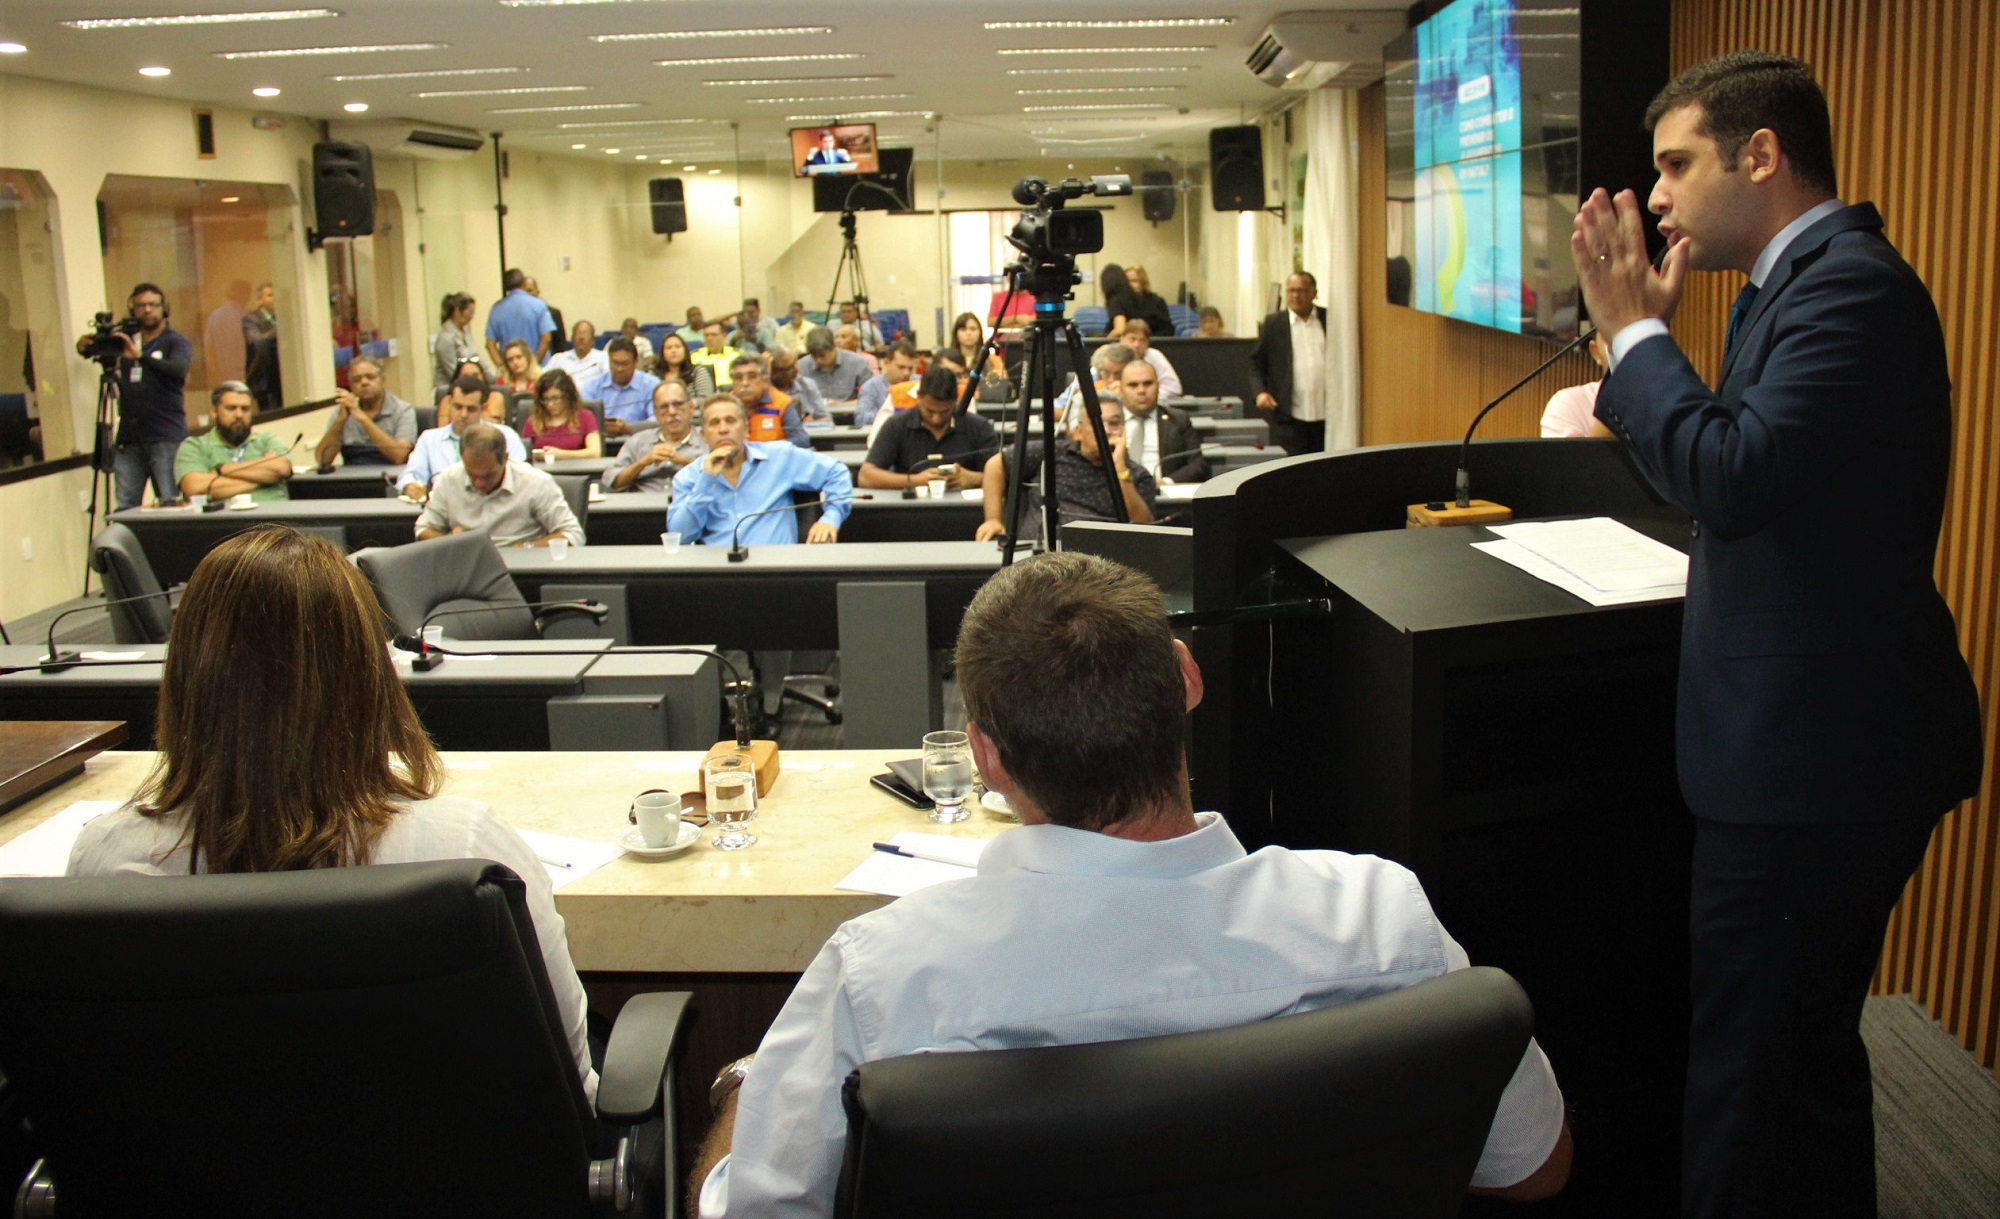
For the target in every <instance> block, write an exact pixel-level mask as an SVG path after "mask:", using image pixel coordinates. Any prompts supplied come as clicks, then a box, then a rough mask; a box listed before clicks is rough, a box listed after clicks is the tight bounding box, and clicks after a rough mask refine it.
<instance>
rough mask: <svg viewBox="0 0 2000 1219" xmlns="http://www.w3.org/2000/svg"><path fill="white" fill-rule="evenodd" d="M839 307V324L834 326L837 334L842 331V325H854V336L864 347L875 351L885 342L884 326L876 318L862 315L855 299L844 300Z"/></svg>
mask: <svg viewBox="0 0 2000 1219" xmlns="http://www.w3.org/2000/svg"><path fill="white" fill-rule="evenodd" d="M837 308H838V309H839V310H840V313H839V322H838V325H836V326H835V327H834V333H835V334H839V333H840V327H841V326H852V327H854V337H855V338H856V339H857V340H858V341H859V343H860V345H861V347H862V348H863V349H865V350H868V351H873V350H875V349H876V348H877V347H880V346H881V345H882V344H883V342H884V341H885V340H884V339H883V337H882V328H881V327H880V326H877V325H876V324H875V319H874V318H869V317H862V316H861V306H860V305H858V304H856V303H854V302H853V301H842V302H840V304H839V305H838V306H837Z"/></svg>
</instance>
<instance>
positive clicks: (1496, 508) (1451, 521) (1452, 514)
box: [1403, 499, 1514, 529]
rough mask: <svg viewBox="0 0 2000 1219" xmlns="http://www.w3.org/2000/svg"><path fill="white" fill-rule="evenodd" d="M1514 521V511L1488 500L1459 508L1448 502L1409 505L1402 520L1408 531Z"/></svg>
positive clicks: (1477, 501) (1475, 501)
mask: <svg viewBox="0 0 2000 1219" xmlns="http://www.w3.org/2000/svg"><path fill="white" fill-rule="evenodd" d="M1513 519H1514V510H1513V509H1512V508H1509V507H1506V506H1505V505H1502V504H1496V503H1494V502H1493V501H1492V500H1490V499H1476V500H1473V501H1472V502H1471V504H1469V505H1468V506H1466V507H1464V508H1461V507H1459V506H1458V505H1457V504H1455V503H1453V502H1452V501H1450V500H1445V501H1443V502H1438V501H1435V500H1434V501H1432V502H1431V503H1428V504H1411V505H1410V507H1409V514H1408V515H1407V516H1405V517H1404V518H1403V525H1404V527H1405V528H1408V529H1427V528H1430V527H1431V526H1433V525H1498V524H1500V523H1501V522H1503V521H1511V520H1513Z"/></svg>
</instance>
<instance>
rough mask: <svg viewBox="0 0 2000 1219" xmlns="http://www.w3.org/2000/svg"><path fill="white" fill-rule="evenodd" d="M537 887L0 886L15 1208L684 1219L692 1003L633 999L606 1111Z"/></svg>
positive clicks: (345, 873)
mask: <svg viewBox="0 0 2000 1219" xmlns="http://www.w3.org/2000/svg"><path fill="white" fill-rule="evenodd" d="M524 894H525V889H524V887H523V886H522V883H521V881H520V879H519V878H518V877H517V876H515V874H514V873H513V872H511V871H509V870H508V869H506V868H505V867H502V866H501V865H499V864H496V863H491V862H488V861H485V860H445V861H441V862H435V863H416V864H392V865H384V866H379V867H355V868H325V869H315V870H308V871H300V872H276V873H261V874H237V875H219V876H194V877H185V876H183V877H148V878H143V879H142V878H137V877H101V878H91V879H55V878H51V879H21V880H6V881H0V1072H4V1073H5V1075H6V1077H7V1078H8V1080H9V1081H10V1082H11V1084H12V1085H13V1086H14V1087H15V1088H16V1089H17V1090H18V1093H19V1097H20V1102H21V1106H22V1108H23V1110H24V1111H25V1112H26V1114H27V1115H28V1118H29V1120H30V1123H31V1127H32V1130H33V1137H34V1138H35V1140H36V1141H37V1148H36V1151H37V1153H38V1154H39V1155H41V1156H42V1157H43V1159H42V1163H41V1165H40V1171H39V1173H38V1174H37V1176H36V1178H35V1179H33V1180H31V1181H29V1182H27V1183H25V1184H24V1185H23V1187H22V1189H21V1191H20V1193H19V1195H18V1196H17V1204H16V1205H17V1213H30V1214H37V1215H48V1214H57V1213H60V1214H63V1215H142V1214H143V1215H150V1216H170V1215H251V1214H284V1215H289V1216H329V1217H331V1216H339V1217H341V1219H348V1217H351V1216H356V1215H419V1214H434V1215H446V1214H452V1215H474V1214H479V1215H488V1214H490V1215H548V1216H557V1215H575V1216H582V1215H589V1214H608V1213H632V1212H631V1211H630V1210H629V1209H628V1208H629V1206H630V1205H631V1203H632V1200H633V1195H634V1191H635V1188H636V1187H637V1186H639V1185H641V1184H644V1185H645V1188H643V1189H641V1190H639V1192H641V1193H643V1194H646V1195H649V1196H650V1197H649V1200H648V1205H650V1206H651V1207H652V1210H651V1211H650V1213H653V1214H659V1213H666V1214H672V1213H674V1210H673V1208H674V1201H673V1195H674V1192H675V1191H674V1189H673V1188H672V1186H673V1184H674V1179H675V1176H676V1174H675V1173H674V1171H673V1165H672V1156H673V1147H674V1135H673V1122H672V1111H671V1106H670V1103H666V1102H665V1101H664V1099H663V1098H666V1097H670V1096H671V1086H672V1064H673V1053H674V1042H675V1039H676V1038H677V1037H678V1035H679V1030H680V1025H681V1020H682V1016H683V1014H684V1011H685V1007H686V1003H687V999H688V996H687V995H685V994H651V995H642V996H637V997H635V998H633V999H631V1000H629V1001H628V1002H627V1003H626V1006H625V1008H624V1010H623V1012H622V1013H621V1014H620V1016H619V1019H618V1022H617V1024H616V1025H615V1027H614V1028H613V1031H612V1034H611V1042H610V1048H609V1051H608V1053H607V1054H606V1055H605V1059H604V1066H603V1070H602V1072H601V1082H600V1084H599V1088H598V1093H597V1103H596V1108H595V1113H594V1114H593V1112H592V1108H591V1105H590V1104H589V1102H588V1101H586V1100H585V1098H584V1094H583V1087H582V1084H581V1082H580V1081H579V1080H578V1079H577V1073H576V1063H575V1060H574V1058H573V1057H572V1056H571V1052H570V1047H569V1044H568V1041H567V1039H566V1035H565V1033H564V1030H563V1028H562V1026H561V1023H560V1021H559V1019H558V1016H557V1009H556V1002H555V998H554V996H553V994H552V992H551V991H550V988H549V979H548V975H547V973H546V972H545V970H544V969H543V965H542V954H541V951H540V949H539V947H538V946H537V942H536V939H535V928H534V925H533V923H532V922H531V921H530V918H529V915H528V911H527V907H526V903H525V896H524ZM599 1119H601V1120H602V1121H603V1122H605V1123H608V1124H609V1125H610V1126H612V1127H620V1128H623V1129H621V1130H616V1131H611V1130H607V1129H606V1128H605V1127H601V1126H599V1125H598V1124H597V1120H599ZM642 1139H643V1140H644V1142H645V1144H646V1146H645V1147H643V1148H642V1147H640V1146H639V1145H638V1143H639V1141H640V1140H642ZM655 1140H661V1141H662V1144H663V1145H661V1146H658V1147H654V1146H652V1143H653V1142H654V1141H655ZM635 1158H637V1159H640V1160H642V1161H644V1162H646V1163H648V1164H651V1163H653V1162H655V1161H657V1162H658V1163H660V1164H661V1166H662V1167H663V1169H664V1174H663V1179H661V1180H657V1181H654V1182H651V1183H639V1182H635V1180H634V1179H633V1173H632V1164H633V1162H634V1159H635ZM50 1182H53V1185H51V1184H50ZM51 1193H53V1195H54V1196H53V1198H51V1196H50V1195H51ZM51 1203H53V1204H54V1205H53V1206H51V1205H50V1204H51ZM24 1204H25V1206H24Z"/></svg>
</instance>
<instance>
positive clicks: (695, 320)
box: [674, 305, 708, 350]
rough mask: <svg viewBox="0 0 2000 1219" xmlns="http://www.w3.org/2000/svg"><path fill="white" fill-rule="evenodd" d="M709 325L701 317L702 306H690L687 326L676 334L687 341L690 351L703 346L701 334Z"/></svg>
mask: <svg viewBox="0 0 2000 1219" xmlns="http://www.w3.org/2000/svg"><path fill="white" fill-rule="evenodd" d="M707 325H708V322H707V321H706V320H705V319H704V318H703V317H702V316H701V306H700V305H689V306H688V307H687V325H685V326H682V327H681V328H680V329H679V330H676V331H675V332H674V333H675V334H678V335H680V336H681V338H682V339H684V340H686V341H687V345H688V348H689V350H692V349H694V348H696V347H699V346H701V332H702V330H703V329H704V328H705V327H706V326H707Z"/></svg>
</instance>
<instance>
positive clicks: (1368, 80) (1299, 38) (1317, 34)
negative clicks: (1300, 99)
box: [1243, 9, 1409, 90]
mask: <svg viewBox="0 0 2000 1219" xmlns="http://www.w3.org/2000/svg"><path fill="white" fill-rule="evenodd" d="M1408 28H1409V21H1408V19H1407V18H1406V17H1405V16H1404V14H1403V12H1402V11H1401V10H1400V9H1383V10H1371V11H1361V12H1330V13H1328V12H1307V13H1280V14H1278V16H1277V17H1276V18H1275V19H1274V20H1273V21H1272V22H1271V24H1270V26H1269V27H1267V28H1266V29H1265V30H1264V34H1263V37H1261V38H1259V39H1258V40H1257V45H1256V46H1254V47H1252V48H1251V50H1250V56H1249V58H1248V59H1245V60H1244V61H1243V66H1244V67H1246V68H1248V69H1249V70H1250V72H1251V74H1252V75H1253V76H1255V77H1256V78H1257V79H1259V80H1261V81H1263V82H1264V83H1265V84H1267V85H1270V86H1271V87H1272V88H1274V89H1293V90H1307V89H1317V88H1320V87H1321V86H1322V85H1338V86H1340V87H1343V88H1360V87H1361V86H1363V85H1369V84H1373V83H1375V82H1376V81H1378V80H1380V79H1382V47H1383V45H1384V44H1386V43H1388V42H1389V41H1390V40H1391V39H1393V38H1395V37H1396V36H1397V35H1398V34H1401V33H1402V32H1403V31H1404V30H1406V29H1408Z"/></svg>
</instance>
